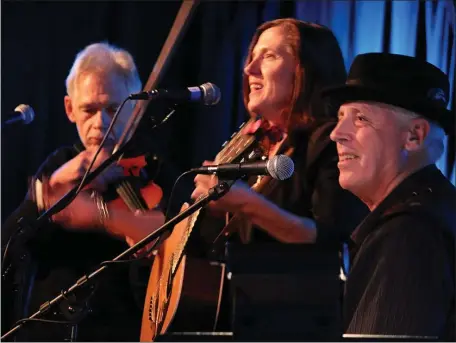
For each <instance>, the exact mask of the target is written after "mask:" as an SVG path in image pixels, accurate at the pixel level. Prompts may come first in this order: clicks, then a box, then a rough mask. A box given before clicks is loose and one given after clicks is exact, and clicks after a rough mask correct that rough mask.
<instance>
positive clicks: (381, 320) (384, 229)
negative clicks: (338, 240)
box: [344, 165, 456, 340]
mask: <svg viewBox="0 0 456 343" xmlns="http://www.w3.org/2000/svg"><path fill="white" fill-rule="evenodd" d="M455 219H456V191H455V187H454V186H453V185H452V184H451V183H450V182H449V181H448V179H446V178H445V177H444V176H443V174H442V173H441V172H440V171H439V170H438V169H437V167H436V166H435V165H430V166H427V167H425V168H423V169H421V170H420V171H417V172H416V173H414V174H412V175H410V176H409V177H408V178H406V179H405V180H404V181H403V182H402V183H401V184H399V185H398V186H397V187H396V188H395V189H394V190H393V191H392V192H391V193H390V194H389V195H388V196H387V197H386V198H385V199H384V200H383V201H382V202H381V204H379V206H378V207H377V208H376V209H375V210H374V211H372V213H371V214H370V215H369V216H368V217H367V218H366V219H365V220H364V221H363V222H362V223H361V224H360V225H359V226H358V227H357V228H356V230H355V231H354V233H353V234H352V240H353V242H352V243H353V244H352V248H351V254H352V260H353V264H352V268H351V270H350V274H349V277H348V280H347V283H346V290H345V298H344V321H345V329H346V332H348V333H356V334H382V335H412V336H414V335H415V336H434V337H439V338H441V339H445V340H454V338H455V336H454V330H455V326H456V322H455V265H454V262H455V261H454V259H455V232H456V220H455ZM414 340H416V339H414Z"/></svg>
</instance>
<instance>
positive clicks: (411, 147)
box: [405, 118, 431, 151]
mask: <svg viewBox="0 0 456 343" xmlns="http://www.w3.org/2000/svg"><path fill="white" fill-rule="evenodd" d="M430 129H431V126H430V125H429V122H428V121H427V120H426V119H423V118H416V119H412V120H411V121H410V124H409V129H408V132H407V140H406V142H405V149H406V150H408V151H416V150H419V149H420V148H421V146H422V145H423V143H424V140H425V139H426V137H427V136H428V134H429V130H430Z"/></svg>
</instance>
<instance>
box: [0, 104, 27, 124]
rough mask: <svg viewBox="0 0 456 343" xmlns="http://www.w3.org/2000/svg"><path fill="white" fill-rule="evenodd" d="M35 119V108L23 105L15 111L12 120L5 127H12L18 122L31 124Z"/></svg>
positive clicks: (6, 122)
mask: <svg viewBox="0 0 456 343" xmlns="http://www.w3.org/2000/svg"><path fill="white" fill-rule="evenodd" d="M34 118H35V112H34V111H33V108H31V107H30V106H29V105H24V104H21V105H19V106H17V107H16V108H15V109H14V114H13V116H12V117H11V119H8V120H7V121H5V122H4V123H2V126H3V125H10V124H13V123H17V122H22V124H30V123H31V122H32V121H33V119H34Z"/></svg>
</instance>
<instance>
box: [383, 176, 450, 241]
mask: <svg viewBox="0 0 456 343" xmlns="http://www.w3.org/2000/svg"><path fill="white" fill-rule="evenodd" d="M442 181H443V182H442ZM399 221H400V222H402V224H407V223H410V225H415V226H417V225H418V226H425V227H430V228H435V227H439V228H441V229H444V230H445V231H448V233H450V234H452V235H453V236H454V235H455V234H456V190H455V188H454V186H452V185H451V184H450V185H447V184H446V182H445V181H444V180H441V182H435V183H432V184H427V185H424V186H423V185H422V186H417V188H416V190H415V191H413V192H411V194H410V196H409V197H407V198H406V200H405V201H402V202H399V203H397V204H396V205H394V206H391V207H390V208H388V209H387V210H385V211H384V212H383V214H382V217H381V222H383V223H384V224H388V225H393V224H394V223H397V222H399Z"/></svg>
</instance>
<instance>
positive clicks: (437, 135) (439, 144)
mask: <svg viewBox="0 0 456 343" xmlns="http://www.w3.org/2000/svg"><path fill="white" fill-rule="evenodd" d="M384 106H387V107H388V109H389V111H390V112H391V113H393V114H394V115H395V116H396V118H397V119H398V120H399V121H400V122H401V123H402V124H404V125H407V124H408V123H409V122H410V121H411V120H413V119H418V118H420V119H425V120H427V121H428V123H429V127H430V130H429V133H428V135H427V136H426V138H425V139H424V146H423V148H424V150H425V152H426V154H427V157H428V159H429V160H430V162H431V163H435V162H437V160H438V159H439V158H440V157H441V156H442V154H443V152H444V150H445V145H444V139H445V131H444V129H443V128H442V127H441V126H440V125H438V124H436V123H435V122H434V121H432V120H429V119H428V118H425V117H423V116H421V115H419V114H417V113H415V112H411V111H409V110H406V109H405V108H401V107H396V106H392V105H384Z"/></svg>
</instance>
